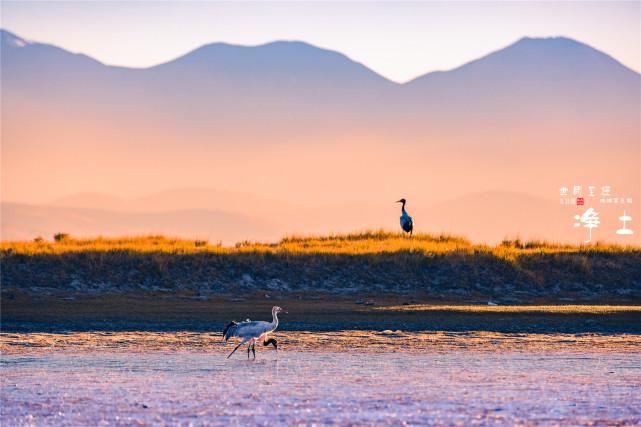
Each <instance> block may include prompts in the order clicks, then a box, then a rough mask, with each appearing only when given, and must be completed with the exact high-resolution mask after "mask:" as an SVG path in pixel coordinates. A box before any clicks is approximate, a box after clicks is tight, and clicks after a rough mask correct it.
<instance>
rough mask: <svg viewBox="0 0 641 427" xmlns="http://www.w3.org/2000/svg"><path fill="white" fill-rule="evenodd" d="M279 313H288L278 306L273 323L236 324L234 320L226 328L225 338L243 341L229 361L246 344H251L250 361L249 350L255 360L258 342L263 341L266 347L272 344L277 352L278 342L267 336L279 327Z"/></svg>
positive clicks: (273, 315)
mask: <svg viewBox="0 0 641 427" xmlns="http://www.w3.org/2000/svg"><path fill="white" fill-rule="evenodd" d="M278 313H287V312H286V311H285V310H283V309H282V308H280V307H278V306H274V308H272V321H271V322H252V321H250V320H249V319H247V320H245V321H244V322H238V323H236V322H235V321H233V320H232V321H231V322H230V323H229V325H227V326H225V329H224V330H223V338H224V339H225V341H227V340H229V338H231V337H238V338H240V339H241V340H242V341H241V342H240V344H238V345H237V346H236V348H234V349H233V350H232V352H231V353H229V356H227V359H229V358H230V357H231V355H232V354H234V352H235V351H236V350H238V347H240V346H241V345H243V344H245V343H249V344H248V345H247V358H248V359H249V350H251V351H252V353H254V359H255V358H256V349H255V348H254V344H256V341H262V342H263V345H264V346H268V345H269V344H271V345H273V346H274V348H275V349H276V350H278V344H277V343H276V340H275V339H274V338H269V339H267V335H268V334H270V333H272V332H274V331H275V330H276V328H277V327H278Z"/></svg>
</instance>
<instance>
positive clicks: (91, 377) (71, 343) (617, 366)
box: [0, 331, 641, 426]
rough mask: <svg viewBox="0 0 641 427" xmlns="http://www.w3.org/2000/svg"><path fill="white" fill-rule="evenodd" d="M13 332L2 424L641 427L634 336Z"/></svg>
mask: <svg viewBox="0 0 641 427" xmlns="http://www.w3.org/2000/svg"><path fill="white" fill-rule="evenodd" d="M277 338H278V339H279V343H280V349H279V351H278V352H276V351H274V350H273V349H271V347H270V349H265V348H263V347H261V348H260V349H257V359H256V360H255V361H254V360H249V361H248V360H247V355H246V353H241V349H239V350H238V352H237V353H236V354H235V355H234V356H233V358H232V359H229V360H227V359H225V357H226V355H227V353H228V352H229V351H231V349H232V348H233V346H232V345H231V344H229V343H228V344H227V346H223V345H222V344H221V343H220V342H219V339H220V337H219V336H216V335H210V334H197V333H145V332H138V333H111V334H110V333H74V334H3V335H2V342H1V348H2V350H3V356H2V365H1V371H0V372H1V374H2V394H1V396H0V399H1V400H0V403H1V404H2V414H1V419H0V421H2V425H3V426H5V425H7V426H9V425H73V426H79V425H114V424H120V425H132V424H133V425H148V424H149V425H151V424H163V423H164V424H171V425H175V424H183V425H189V424H192V425H209V424H226V425H229V424H231V425H247V424H262V425H285V424H288V425H291V424H312V423H318V424H346V423H354V424H372V423H373V424H390V425H391V424H394V425H398V424H399V423H402V422H406V423H408V424H449V425H487V424H505V425H514V424H533V425H537V424H541V425H549V424H562V425H580V424H585V425H593V424H597V425H598V424H620V425H639V424H641V339H640V337H639V336H636V335H617V336H601V335H576V336H575V335H524V334H519V335H505V334H491V333H476V334H474V333H471V334H448V333H416V334H412V333H402V332H398V333H392V332H387V333H377V332H370V331H352V332H338V333H326V334H305V333H282V334H278V335H277Z"/></svg>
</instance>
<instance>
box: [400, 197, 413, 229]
mask: <svg viewBox="0 0 641 427" xmlns="http://www.w3.org/2000/svg"><path fill="white" fill-rule="evenodd" d="M406 202H407V201H406V200H405V199H401V200H397V201H396V203H402V204H403V206H401V228H402V229H403V231H404V232H406V233H410V236H412V232H413V231H414V223H413V222H412V217H411V216H409V215H408V214H407V212H405V203H406Z"/></svg>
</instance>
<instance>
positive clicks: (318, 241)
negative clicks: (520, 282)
mask: <svg viewBox="0 0 641 427" xmlns="http://www.w3.org/2000/svg"><path fill="white" fill-rule="evenodd" d="M86 251H91V252H123V251H124V252H142V253H149V252H158V253H173V254H193V253H220V254H235V253H248V252H257V253H291V254H345V255H360V254H377V253H393V252H420V253H424V254H426V255H431V254H434V255H437V254H446V253H459V254H461V255H474V254H488V255H494V256H497V257H499V258H503V259H515V258H516V257H518V256H519V255H522V254H537V253H541V254H548V253H581V254H589V253H603V252H609V253H620V252H641V247H639V246H618V245H609V244H601V243H596V244H594V245H589V246H586V245H580V246H572V245H564V244H556V243H550V242H520V241H519V240H516V241H505V242H503V243H501V244H498V245H495V246H488V245H479V244H472V243H470V242H469V241H468V240H466V239H464V238H461V237H456V236H451V235H446V234H441V235H431V234H416V235H414V236H413V237H412V238H409V237H407V236H404V235H402V234H399V233H389V232H384V231H367V232H362V233H354V234H341V235H328V236H292V237H286V238H284V239H282V240H281V241H280V242H278V243H260V242H241V243H237V244H236V245H235V246H223V245H221V244H212V243H209V242H206V241H200V240H185V239H178V238H170V237H165V236H153V235H152V236H129V237H119V238H106V237H97V238H90V239H80V238H73V237H66V238H63V239H62V240H60V241H46V240H42V239H36V240H35V241H9V242H2V243H0V253H4V254H7V253H11V254H22V255H38V254H62V253H69V252H86Z"/></svg>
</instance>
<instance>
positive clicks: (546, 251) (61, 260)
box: [0, 232, 641, 304]
mask: <svg viewBox="0 0 641 427" xmlns="http://www.w3.org/2000/svg"><path fill="white" fill-rule="evenodd" d="M0 260H1V262H2V290H3V294H4V295H5V296H7V297H9V298H11V296H12V295H17V294H26V295H33V296H40V297H42V296H65V295H67V296H74V295H106V294H108V295H162V296H165V297H171V296H176V297H191V298H195V299H202V300H206V299H208V298H211V297H212V296H216V295H228V296H231V297H235V298H239V299H242V298H246V296H247V295H265V294H267V296H268V297H276V296H295V295H305V294H308V293H319V294H325V295H335V296H350V297H351V296H353V297H354V298H355V299H358V298H362V299H364V300H365V299H367V298H371V297H373V296H379V295H396V296H402V297H403V298H404V299H405V300H406V301H407V302H408V303H410V302H416V301H418V302H423V301H425V300H429V301H440V302H448V301H449V302H456V303H475V302H476V303H487V301H494V302H497V303H500V304H520V303H528V304H529V303H554V304H556V303H566V304H567V303H570V302H580V303H595V302H596V303H600V304H601V303H608V302H614V303H619V304H638V303H641V248H640V247H621V246H613V245H598V244H597V245H591V246H570V245H556V244H551V243H546V242H519V241H509V242H503V243H502V244H500V245H496V246H486V245H474V244H471V243H470V242H469V241H467V240H465V239H462V238H459V237H452V236H447V235H438V236H433V235H415V236H414V237H413V238H411V239H410V238H407V237H405V236H402V235H399V234H390V233H384V232H368V233H361V234H350V235H339V236H326V237H290V238H286V239H283V240H281V241H280V242H278V243H274V244H265V243H254V242H245V243H240V244H237V245H236V246H233V247H225V246H222V245H217V244H211V243H209V242H204V241H189V240H178V239H169V238H166V237H162V236H148V237H131V238H122V239H104V238H100V239H74V238H71V237H68V236H59V239H58V241H51V242H49V241H44V240H38V241H30V242H4V243H2V244H0ZM3 301H4V298H3ZM3 303H4V302H3Z"/></svg>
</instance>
